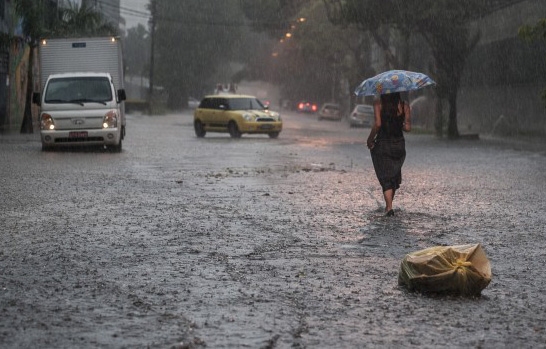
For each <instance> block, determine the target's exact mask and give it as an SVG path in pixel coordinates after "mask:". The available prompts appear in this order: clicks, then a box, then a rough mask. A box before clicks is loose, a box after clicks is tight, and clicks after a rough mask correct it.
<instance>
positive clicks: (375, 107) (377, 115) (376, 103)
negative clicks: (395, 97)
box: [366, 99, 381, 150]
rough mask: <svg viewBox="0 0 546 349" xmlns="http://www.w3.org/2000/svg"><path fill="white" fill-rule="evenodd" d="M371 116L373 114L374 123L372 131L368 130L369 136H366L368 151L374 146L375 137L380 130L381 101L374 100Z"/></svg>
mask: <svg viewBox="0 0 546 349" xmlns="http://www.w3.org/2000/svg"><path fill="white" fill-rule="evenodd" d="M373 114H374V123H373V126H372V129H371V130H370V135H369V136H368V141H367V142H366V144H367V145H368V149H370V150H371V149H373V147H374V146H375V136H377V133H378V132H379V130H380V129H381V101H380V100H379V99H377V100H375V101H374V103H373Z"/></svg>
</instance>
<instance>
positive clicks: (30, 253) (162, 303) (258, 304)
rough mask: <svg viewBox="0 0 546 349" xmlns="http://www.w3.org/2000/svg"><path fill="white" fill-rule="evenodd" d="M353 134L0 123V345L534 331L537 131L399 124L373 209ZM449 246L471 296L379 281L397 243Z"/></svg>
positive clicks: (337, 128)
mask: <svg viewBox="0 0 546 349" xmlns="http://www.w3.org/2000/svg"><path fill="white" fill-rule="evenodd" d="M368 131H369V130H367V129H364V130H363V129H350V128H349V127H348V126H347V125H346V124H345V123H339V122H328V121H321V122H318V121H317V120H316V119H315V117H312V116H310V115H296V114H294V115H292V114H287V115H286V116H285V130H284V131H283V132H282V133H281V135H280V137H279V139H276V140H274V139H269V138H268V137H266V136H248V135H244V136H243V138H241V139H238V140H237V139H236V140H234V139H230V138H229V137H228V136H227V135H224V134H207V136H206V137H205V138H204V139H198V138H196V137H195V136H194V133H193V129H192V123H191V115H190V114H189V113H182V114H178V115H166V116H154V117H149V116H139V115H132V116H130V119H129V120H128V132H127V133H128V136H127V138H126V140H125V142H124V149H123V152H122V153H121V154H115V153H108V152H103V151H96V150H93V151H82V150H76V151H60V152H47V153H44V152H42V151H41V150H40V143H39V141H38V138H37V135H32V136H20V135H17V136H10V137H8V136H1V135H0V162H1V166H0V181H1V185H0V194H1V200H0V229H1V231H0V347H2V348H205V347H206V348H408V347H414V348H444V347H448V348H539V347H545V344H544V343H546V306H545V305H544V304H545V303H546V292H545V291H544V290H545V288H546V273H545V272H544V268H545V265H546V250H545V247H546V242H545V230H546V229H545V226H546V215H545V211H546V210H545V208H546V207H545V206H546V204H545V202H546V200H545V199H544V195H545V193H546V184H545V183H546V147H544V144H538V145H537V144H529V143H526V142H509V143H507V142H502V141H498V140H492V139H484V138H483V137H482V139H481V140H479V141H470V140H466V141H457V142H448V141H443V140H437V139H435V138H434V137H432V136H428V135H419V134H415V133H414V134H410V135H408V136H407V152H408V156H407V159H406V163H405V165H404V168H403V176H404V178H403V183H402V187H401V190H400V191H399V192H398V193H397V197H396V199H395V205H394V206H395V210H396V216H395V217H394V218H386V217H383V215H382V210H383V202H382V201H383V200H382V193H381V190H380V187H379V185H378V183H377V180H376V178H375V174H374V172H373V168H372V163H371V158H370V155H369V152H368V150H367V149H366V148H365V139H366V137H367V133H368ZM467 243H481V244H482V245H483V248H484V249H485V252H486V253H487V255H488V257H489V259H490V261H491V264H492V270H493V279H492V282H491V283H490V285H489V286H488V287H487V288H486V289H485V290H484V291H483V293H482V297H480V298H470V299H469V298H458V297H439V296H426V295H421V294H418V293H411V292H408V291H406V290H405V289H404V288H402V287H399V286H398V284H397V278H398V272H399V267H400V262H401V261H402V259H403V257H404V256H405V254H407V253H410V252H413V251H416V250H420V249H422V248H426V247H430V246H435V245H455V244H467Z"/></svg>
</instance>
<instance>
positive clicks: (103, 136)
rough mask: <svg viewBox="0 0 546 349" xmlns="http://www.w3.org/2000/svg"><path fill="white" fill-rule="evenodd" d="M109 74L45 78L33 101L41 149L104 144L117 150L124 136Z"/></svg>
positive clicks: (121, 94) (120, 93) (119, 94)
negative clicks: (38, 111)
mask: <svg viewBox="0 0 546 349" xmlns="http://www.w3.org/2000/svg"><path fill="white" fill-rule="evenodd" d="M125 98H126V96H125V91H124V90H123V89H119V90H117V91H116V89H115V87H114V83H113V81H112V77H111V76H110V74H109V73H89V72H84V73H62V74H52V75H50V76H49V77H48V79H47V82H46V83H45V87H44V90H43V93H42V94H40V93H35V94H34V95H33V102H34V103H36V104H38V105H39V106H40V107H41V110H40V117H39V121H40V136H41V141H42V150H49V149H51V148H54V147H60V146H70V145H104V146H106V147H108V148H110V149H112V150H114V151H117V152H119V151H121V148H122V140H123V136H124V133H125V130H124V127H123V124H122V117H123V115H122V111H121V108H120V104H121V102H122V101H124V100H125Z"/></svg>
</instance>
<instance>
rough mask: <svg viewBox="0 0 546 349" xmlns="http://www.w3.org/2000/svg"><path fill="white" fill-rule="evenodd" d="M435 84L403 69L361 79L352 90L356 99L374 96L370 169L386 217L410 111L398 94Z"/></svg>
mask: <svg viewBox="0 0 546 349" xmlns="http://www.w3.org/2000/svg"><path fill="white" fill-rule="evenodd" d="M432 85H436V83H435V82H434V81H433V80H432V79H431V78H430V77H428V76H427V75H425V74H423V73H418V72H412V71H407V70H389V71H386V72H383V73H381V74H378V75H376V76H374V77H372V78H369V79H366V80H364V81H363V82H362V83H361V84H360V85H358V87H357V88H356V89H355V94H356V95H357V96H377V95H379V96H380V98H379V99H377V100H376V101H375V102H374V107H373V109H374V124H373V126H372V130H371V131H370V135H369V137H368V142H367V145H368V148H369V149H370V151H371V154H372V162H373V167H374V169H375V174H376V175H377V179H379V184H381V188H382V189H383V196H384V198H385V212H386V215H387V216H389V217H390V216H394V210H393V208H392V201H393V199H394V194H396V190H398V188H400V183H402V165H403V164H404V160H405V159H406V142H405V140H404V131H405V132H409V131H411V111H410V106H409V104H408V103H406V102H404V101H403V100H402V99H401V98H400V92H407V91H413V90H418V89H421V88H423V87H426V86H432Z"/></svg>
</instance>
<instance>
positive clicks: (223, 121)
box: [193, 95, 282, 138]
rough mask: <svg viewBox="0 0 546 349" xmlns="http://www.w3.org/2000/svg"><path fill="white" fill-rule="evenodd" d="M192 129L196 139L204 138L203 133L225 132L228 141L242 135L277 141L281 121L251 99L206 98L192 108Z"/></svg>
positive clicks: (211, 96)
mask: <svg viewBox="0 0 546 349" xmlns="http://www.w3.org/2000/svg"><path fill="white" fill-rule="evenodd" d="M193 126H194V129H195V135H196V136H197V137H205V134H206V133H207V132H227V133H229V134H230V136H231V137H232V138H240V137H241V135H242V134H243V133H254V134H257V133H259V134H267V135H268V136H269V137H270V138H277V137H278V136H279V133H280V132H281V130H282V120H281V115H280V114H279V113H277V112H274V111H270V110H269V109H268V108H266V107H265V106H264V105H263V104H262V103H261V102H260V101H259V100H258V99H257V98H256V97H254V96H247V95H210V96H205V98H203V100H202V101H201V103H200V104H199V107H197V109H195V111H194V113H193Z"/></svg>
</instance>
